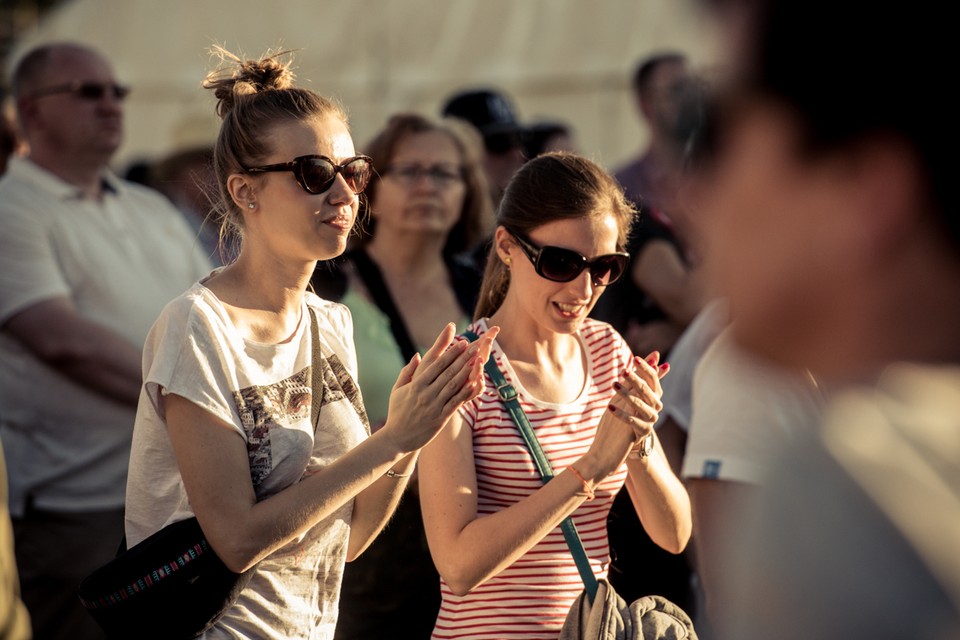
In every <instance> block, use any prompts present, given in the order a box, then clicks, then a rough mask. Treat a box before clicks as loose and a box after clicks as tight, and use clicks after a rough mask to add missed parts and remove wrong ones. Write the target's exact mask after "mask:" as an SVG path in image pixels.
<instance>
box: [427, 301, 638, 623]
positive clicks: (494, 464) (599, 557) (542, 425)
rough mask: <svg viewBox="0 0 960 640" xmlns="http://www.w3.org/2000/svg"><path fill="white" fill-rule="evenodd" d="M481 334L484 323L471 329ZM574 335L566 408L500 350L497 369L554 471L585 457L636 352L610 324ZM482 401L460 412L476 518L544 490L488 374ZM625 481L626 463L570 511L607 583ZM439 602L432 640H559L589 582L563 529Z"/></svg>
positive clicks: (589, 325)
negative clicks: (526, 379) (578, 362)
mask: <svg viewBox="0 0 960 640" xmlns="http://www.w3.org/2000/svg"><path fill="white" fill-rule="evenodd" d="M470 329H471V331H473V332H474V333H476V334H478V335H482V334H483V333H484V332H485V331H486V329H487V325H486V322H485V321H484V320H479V321H477V322H476V323H474V324H473V325H472V326H471V327H470ZM578 337H579V339H580V342H581V346H582V348H583V350H584V353H585V354H586V357H587V375H586V380H585V384H584V387H583V390H582V391H581V394H580V397H579V398H577V399H576V400H575V401H573V402H571V403H568V404H562V405H561V404H551V403H546V402H542V401H540V400H537V399H536V398H533V397H531V396H530V394H529V393H527V391H526V390H525V389H524V388H523V386H522V385H521V384H520V383H519V381H518V379H517V376H516V374H515V373H514V371H513V368H512V367H511V366H510V362H509V360H507V358H506V357H505V356H504V354H503V352H502V351H500V349H499V347H498V346H497V345H496V344H494V357H495V358H496V361H497V365H498V366H499V367H500V371H501V372H503V374H504V376H505V377H506V378H507V380H508V381H509V382H510V383H511V384H512V385H513V386H514V387H515V388H516V389H517V392H518V394H519V400H520V405H521V406H522V407H523V410H524V411H525V412H526V414H527V417H528V418H529V419H530V423H531V424H532V425H533V429H534V431H535V432H536V434H537V438H538V439H539V440H540V444H541V446H542V447H543V450H544V452H545V453H546V455H547V458H548V459H549V460H550V464H551V465H552V466H553V469H554V473H555V474H559V473H560V472H561V471H563V470H564V469H566V468H567V467H568V466H570V465H571V464H573V463H574V462H576V461H577V459H578V458H580V457H581V456H582V455H583V454H584V453H586V452H587V449H589V448H590V444H591V443H592V442H593V439H594V436H595V435H596V431H597V425H598V424H599V422H600V418H601V417H602V416H603V412H604V411H606V410H607V405H608V404H609V403H610V399H611V397H612V396H613V393H614V388H613V383H614V381H616V380H617V379H618V378H619V377H620V375H621V374H622V373H623V371H624V370H625V368H626V367H627V366H628V364H629V362H630V358H631V357H632V354H631V352H630V349H629V348H628V347H627V345H626V343H625V342H624V341H623V339H622V338H621V337H620V334H618V333H617V332H616V331H615V330H614V329H613V328H612V327H611V326H610V325H608V324H606V323H603V322H598V321H596V320H593V319H589V318H588V319H587V320H585V322H584V324H583V326H582V327H581V329H580V331H579V334H578ZM484 385H485V388H484V390H483V392H482V393H481V394H480V396H479V397H478V398H477V399H476V400H474V401H472V402H470V403H467V404H465V405H464V406H463V408H462V409H461V413H462V416H463V418H464V423H465V425H466V426H467V427H469V428H470V429H471V430H472V433H473V452H474V461H475V464H476V473H477V516H478V517H483V516H485V515H489V514H491V513H495V512H497V511H499V510H501V509H505V508H506V507H509V506H510V505H512V504H514V503H516V502H519V501H520V500H522V499H523V498H525V497H527V496H529V495H531V494H532V493H534V492H535V491H537V490H538V489H539V488H540V487H541V486H543V483H542V481H541V480H540V475H539V473H538V472H537V469H536V467H535V466H534V462H533V459H532V458H531V456H530V453H529V451H528V449H527V446H526V444H525V443H524V441H523V437H522V436H521V435H520V432H519V430H518V429H517V427H516V425H515V424H514V422H513V420H512V419H511V418H510V414H509V413H508V412H507V410H506V408H505V407H504V405H503V403H502V402H501V401H500V397H499V395H498V394H497V391H496V388H495V387H494V386H493V384H492V382H491V380H490V378H489V377H488V376H486V375H485V376H484ZM626 476H627V469H626V465H623V466H621V467H620V468H619V469H617V471H616V472H614V473H612V474H611V475H610V476H608V477H607V478H606V479H605V480H604V481H603V482H602V483H600V485H598V486H597V487H596V490H595V493H596V498H595V499H594V500H592V501H589V502H584V503H583V504H582V505H581V506H580V507H579V508H578V509H577V510H576V511H575V512H574V514H573V519H574V522H575V523H576V525H577V530H578V531H579V532H580V537H581V539H582V540H583V544H584V547H585V548H586V551H587V556H588V557H589V559H590V563H591V565H592V566H593V571H594V574H595V575H596V576H597V577H599V578H602V577H606V574H607V567H608V564H609V559H610V558H609V547H608V545H607V513H608V512H609V511H610V506H611V504H612V502H613V499H614V497H615V496H616V494H617V492H618V491H619V490H620V487H621V486H623V483H624V481H625V479H626ZM440 586H441V594H442V597H443V602H442V604H441V607H440V613H439V614H438V616H437V623H436V626H435V627H434V631H433V638H435V639H437V640H440V639H444V638H459V639H466V638H476V639H483V640H508V639H511V638H516V639H521V638H522V639H523V640H534V639H537V638H549V639H550V640H554V639H555V638H556V637H557V635H558V634H559V632H560V627H561V626H562V625H563V621H564V619H565V617H566V615H567V612H568V610H569V609H570V606H571V605H572V604H573V601H574V599H576V597H577V596H578V595H579V594H580V592H581V591H582V590H583V582H582V580H581V579H580V574H579V573H578V572H577V567H576V565H575V564H574V561H573V556H572V555H571V554H570V549H569V547H567V544H566V542H565V540H564V538H563V533H562V532H561V531H560V527H557V528H555V529H554V530H553V531H551V532H550V533H549V534H548V535H547V536H546V537H545V538H544V539H543V540H541V541H540V542H539V543H537V544H536V545H535V546H534V547H533V548H531V549H530V550H529V551H528V552H527V553H526V554H524V555H523V556H522V557H521V558H520V559H518V560H517V561H516V562H514V563H513V564H512V565H511V566H509V567H507V568H506V569H505V570H504V571H503V572H501V573H500V574H499V575H497V576H495V577H493V578H491V579H490V580H488V581H487V582H485V583H484V584H482V585H480V586H478V587H477V588H476V589H474V590H473V591H471V592H470V593H468V594H467V595H465V596H457V595H456V594H454V593H453V592H452V591H451V590H450V589H449V587H448V586H447V584H446V583H445V582H444V581H443V580H442V579H441V585H440Z"/></svg>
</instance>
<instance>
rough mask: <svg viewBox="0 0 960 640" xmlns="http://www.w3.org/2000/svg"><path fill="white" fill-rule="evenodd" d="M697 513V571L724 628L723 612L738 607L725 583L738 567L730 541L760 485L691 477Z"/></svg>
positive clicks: (717, 624)
mask: <svg viewBox="0 0 960 640" xmlns="http://www.w3.org/2000/svg"><path fill="white" fill-rule="evenodd" d="M687 486H688V487H689V490H690V500H691V502H692V504H693V513H694V516H695V517H694V536H693V543H694V548H695V550H696V564H697V574H698V575H699V577H700V581H701V583H702V584H703V591H704V594H705V598H706V606H707V615H708V616H709V618H710V620H711V621H712V623H713V625H714V626H715V627H716V628H717V629H722V628H724V626H725V625H724V620H723V614H724V612H725V611H732V610H735V609H736V608H737V607H736V606H735V605H736V604H737V603H733V602H729V601H727V600H726V598H727V597H728V596H729V594H728V593H727V591H726V590H724V589H723V585H724V584H725V583H726V582H727V580H726V579H725V578H726V577H729V576H730V575H731V574H732V573H733V572H735V571H737V569H738V567H735V566H731V564H730V562H729V560H728V559H729V558H730V554H729V553H728V549H729V542H730V539H731V536H732V535H735V533H736V532H735V531H733V527H732V525H735V524H742V523H743V520H742V518H741V516H742V514H743V513H744V510H745V507H747V506H749V504H750V502H751V501H752V500H753V499H754V498H755V497H756V491H757V490H756V488H755V487H753V486H751V485H749V484H746V483H743V482H729V481H724V480H706V479H703V478H690V479H688V481H687Z"/></svg>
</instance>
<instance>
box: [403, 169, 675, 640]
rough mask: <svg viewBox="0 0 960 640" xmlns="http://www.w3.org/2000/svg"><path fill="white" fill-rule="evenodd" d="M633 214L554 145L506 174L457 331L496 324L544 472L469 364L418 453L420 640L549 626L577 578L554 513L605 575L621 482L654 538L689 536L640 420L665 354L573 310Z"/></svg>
mask: <svg viewBox="0 0 960 640" xmlns="http://www.w3.org/2000/svg"><path fill="white" fill-rule="evenodd" d="M633 214H634V210H633V208H632V206H631V205H629V204H628V203H627V201H626V200H625V199H624V197H623V193H622V191H621V189H620V188H619V187H618V185H617V184H616V182H615V181H614V180H613V178H612V177H611V176H610V175H609V174H608V173H607V172H605V171H604V170H603V169H601V168H600V167H599V166H597V165H596V164H595V163H593V162H591V161H589V160H586V159H585V158H582V157H579V156H577V155H574V154H570V153H562V152H561V153H548V154H545V155H542V156H540V157H538V158H535V159H533V160H530V161H529V162H528V163H527V164H525V165H524V166H523V168H521V169H520V171H519V172H518V173H517V174H516V175H515V176H514V178H513V180H512V181H511V182H510V184H509V186H508V187H507V190H506V192H505V194H504V198H503V201H502V202H501V205H500V210H499V212H498V215H497V223H498V226H497V229H496V232H495V235H494V242H493V247H492V248H491V252H490V256H489V259H488V262H487V267H486V271H485V273H484V278H483V285H482V287H481V291H480V300H479V303H478V307H477V311H476V313H475V316H474V317H475V322H474V323H473V325H472V326H471V330H472V331H473V332H474V333H475V334H477V335H479V336H481V339H482V338H483V337H485V336H488V335H489V332H490V331H491V330H493V328H494V327H501V328H502V332H501V333H500V334H499V335H498V336H497V337H496V340H495V341H494V344H493V352H494V355H495V362H496V365H497V368H498V369H499V370H500V372H501V374H502V375H503V377H504V378H505V379H506V382H508V383H509V384H510V385H512V386H513V388H515V389H516V391H517V393H518V399H519V402H520V406H521V408H522V409H523V410H524V412H525V413H526V415H527V417H528V418H529V421H530V423H531V424H532V426H533V430H534V432H535V433H536V436H537V438H538V440H539V442H540V445H541V446H542V448H543V449H544V451H545V453H546V456H547V458H548V460H549V461H550V463H551V465H552V467H553V470H554V473H555V474H556V475H555V477H554V479H553V480H551V481H550V482H549V483H547V484H543V483H542V481H541V478H540V474H539V473H538V472H537V469H536V467H535V466H534V462H533V459H532V457H531V454H530V453H529V450H528V449H527V446H526V444H525V443H524V441H523V439H522V437H521V434H520V432H519V430H518V427H517V426H516V424H515V423H514V421H513V420H512V419H511V416H510V414H509V413H508V411H507V408H506V406H505V405H504V403H503V402H502V401H501V399H500V395H499V393H498V389H497V388H496V387H495V386H494V383H493V381H492V380H491V378H490V376H489V375H485V377H484V385H485V386H484V390H483V391H482V392H481V394H480V395H479V397H477V398H475V399H473V400H470V401H468V402H466V403H465V404H464V405H463V407H462V408H461V409H460V410H459V412H458V413H457V414H455V416H454V417H453V419H452V420H451V421H450V424H449V425H448V427H447V428H446V429H445V430H444V431H443V432H442V433H441V434H440V435H439V436H438V437H437V438H436V439H435V440H434V441H433V442H431V443H430V445H428V446H427V447H425V448H424V451H423V454H422V457H421V461H420V479H421V501H422V506H423V516H424V524H425V526H426V531H427V538H428V540H429V542H430V550H431V552H432V554H433V558H434V561H435V563H436V565H437V568H438V570H439V572H440V575H441V577H442V587H441V590H442V594H443V603H442V605H441V609H440V613H439V615H438V618H437V622H436V626H435V628H434V632H433V637H434V638H492V637H496V638H501V639H506V638H524V639H525V640H529V639H532V638H556V637H557V634H558V633H559V631H560V628H561V626H562V624H563V621H564V618H565V616H566V615H567V613H568V610H569V609H570V606H571V605H572V603H573V601H574V599H575V598H576V597H577V596H578V595H579V594H580V593H581V591H582V590H583V582H582V581H581V578H580V574H579V573H578V570H577V567H576V565H575V563H574V559H573V556H572V555H571V552H570V549H569V548H568V546H567V544H566V543H565V541H564V536H563V534H562V533H561V531H560V529H559V528H558V525H559V524H560V523H561V521H562V520H564V518H566V517H567V516H570V515H572V516H573V520H574V522H575V524H576V526H577V529H578V530H579V534H580V537H581V539H582V540H583V543H584V546H585V548H586V552H587V556H588V558H589V562H590V565H591V568H592V570H593V573H594V575H595V576H597V577H598V578H602V577H605V575H606V570H607V566H608V563H609V560H610V558H609V554H608V547H607V538H606V536H607V533H606V516H607V512H608V511H609V509H610V505H611V503H612V501H613V498H614V496H615V495H616V493H617V491H618V490H619V489H620V488H621V486H623V484H624V483H626V484H627V487H628V490H629V492H630V496H631V498H632V499H633V504H634V506H635V508H636V511H637V515H638V516H639V518H640V520H641V522H642V523H643V525H644V528H645V529H646V530H647V531H648V533H649V534H650V536H651V537H652V538H653V540H654V541H656V542H657V543H658V544H659V545H661V546H662V547H663V548H665V549H667V550H669V551H672V552H674V553H679V552H680V551H682V550H683V548H684V547H685V545H686V543H687V541H688V539H689V537H690V530H691V521H690V503H689V499H688V497H687V494H686V491H685V490H684V488H683V485H682V484H681V483H680V481H679V480H678V479H677V477H676V476H675V475H674V474H673V472H672V471H671V470H670V466H669V464H668V463H667V461H666V458H665V457H664V455H663V451H662V448H661V447H660V445H659V443H658V442H657V438H656V435H655V433H654V432H653V424H654V422H656V419H657V414H658V411H659V409H660V408H661V406H662V405H661V403H660V393H661V391H660V383H659V379H660V377H662V376H663V375H664V374H665V373H666V371H667V370H668V368H669V367H668V365H667V364H666V363H660V362H659V355H658V354H657V353H653V354H650V355H649V356H647V357H646V359H641V358H639V357H634V356H633V354H632V353H631V352H630V350H629V348H628V347H627V346H626V343H625V342H624V341H623V339H622V338H621V337H620V335H619V334H617V333H616V331H614V330H613V329H612V328H611V327H610V326H609V325H607V324H605V323H602V322H599V321H596V320H593V319H591V318H588V317H587V315H588V313H589V312H590V310H591V309H592V308H593V305H594V304H595V303H596V301H597V298H599V297H600V295H601V294H602V293H603V290H604V287H606V286H607V285H609V284H610V283H612V282H615V281H616V280H617V279H618V278H620V277H621V276H622V275H623V271H624V269H625V268H626V265H627V255H626V254H625V253H623V250H622V248H623V246H624V244H625V241H626V234H627V230H628V228H629V225H630V221H631V219H632V216H633Z"/></svg>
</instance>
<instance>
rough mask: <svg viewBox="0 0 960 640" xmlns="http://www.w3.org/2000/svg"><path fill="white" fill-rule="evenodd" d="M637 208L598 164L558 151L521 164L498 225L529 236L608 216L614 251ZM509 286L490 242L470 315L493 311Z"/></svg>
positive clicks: (507, 274) (620, 245)
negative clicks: (614, 232) (557, 224)
mask: <svg viewBox="0 0 960 640" xmlns="http://www.w3.org/2000/svg"><path fill="white" fill-rule="evenodd" d="M635 214H636V208H635V207H634V205H633V204H631V203H630V202H629V201H628V200H627V199H626V198H625V197H624V195H623V189H622V188H621V187H620V185H619V184H618V183H617V181H616V180H615V179H614V178H613V176H611V175H610V174H609V173H608V172H607V171H606V170H604V169H603V168H602V167H600V165H598V164H596V163H595V162H592V161H590V160H587V159H586V158H584V157H582V156H579V155H576V154H574V153H568V152H563V151H558V152H553V153H545V154H543V155H541V156H538V157H536V158H534V159H532V160H530V161H528V162H527V163H526V164H524V165H523V166H522V167H521V168H520V170H519V171H517V173H516V174H514V176H513V179H511V180H510V184H508V185H507V189H506V191H504V193H503V200H501V201H500V210H499V211H498V212H497V225H498V226H503V227H506V228H507V229H509V230H511V231H515V232H517V233H521V234H524V235H526V234H529V233H530V232H531V231H532V230H534V229H536V228H537V227H540V226H542V225H544V224H547V223H548V222H554V221H556V220H568V219H574V218H599V217H602V216H606V215H613V216H614V217H615V218H616V220H617V228H618V231H619V233H618V236H617V250H619V251H623V250H624V248H625V247H626V244H627V234H628V233H629V231H630V225H631V224H632V222H633V217H634V215H635ZM509 288H510V270H509V269H507V268H506V265H504V264H503V262H501V260H500V257H499V256H498V255H497V248H496V245H495V244H494V246H493V247H491V248H490V254H489V256H488V257H487V267H486V270H485V271H484V274H483V282H482V284H481V285H480V295H479V298H478V300H477V309H476V311H475V313H474V319H478V318H484V317H489V316H491V315H493V314H494V313H495V312H496V311H497V309H499V308H500V305H501V304H503V300H504V298H505V297H506V295H507V290H508V289H509Z"/></svg>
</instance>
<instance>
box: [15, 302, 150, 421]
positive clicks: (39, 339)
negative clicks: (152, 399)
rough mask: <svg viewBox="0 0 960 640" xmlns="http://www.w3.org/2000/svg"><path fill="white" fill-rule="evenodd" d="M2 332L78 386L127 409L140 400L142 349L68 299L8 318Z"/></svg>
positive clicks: (34, 306) (39, 305)
mask: <svg viewBox="0 0 960 640" xmlns="http://www.w3.org/2000/svg"><path fill="white" fill-rule="evenodd" d="M3 330H4V331H6V332H7V333H9V334H10V335H11V336H12V337H14V338H16V339H17V340H18V341H20V342H21V343H22V344H23V345H24V346H25V347H26V348H27V349H29V350H30V351H31V352H33V353H34V354H35V355H36V356H37V357H38V358H39V359H40V360H42V361H43V362H45V363H46V364H48V365H49V366H50V367H52V368H55V369H57V370H58V371H59V372H60V373H62V374H63V375H65V376H67V377H68V378H70V379H71V380H73V381H74V382H76V383H77V384H80V385H83V386H84V387H87V388H88V389H91V390H93V391H95V392H97V393H100V394H102V395H104V396H106V397H108V398H112V399H113V400H116V401H117V402H121V403H123V404H126V405H129V406H134V407H135V406H136V404H137V400H138V398H139V396H140V383H141V373H140V366H141V365H140V359H141V354H140V349H139V347H137V346H134V345H133V344H131V343H130V342H129V341H128V340H127V339H126V338H124V337H123V336H121V335H120V334H118V333H116V332H115V331H113V330H112V329H109V328H108V327H106V326H104V325H102V324H99V323H97V322H94V321H92V320H89V319H87V318H85V317H83V316H82V315H80V313H79V312H78V311H77V308H76V306H74V304H73V301H71V300H70V299H69V298H67V297H58V298H51V299H49V300H44V301H43V302H39V303H37V304H35V305H32V306H30V307H27V308H26V309H24V310H23V311H21V312H19V313H17V314H16V315H14V316H13V317H11V318H10V319H9V320H8V321H7V322H6V324H5V325H4V327H3Z"/></svg>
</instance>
